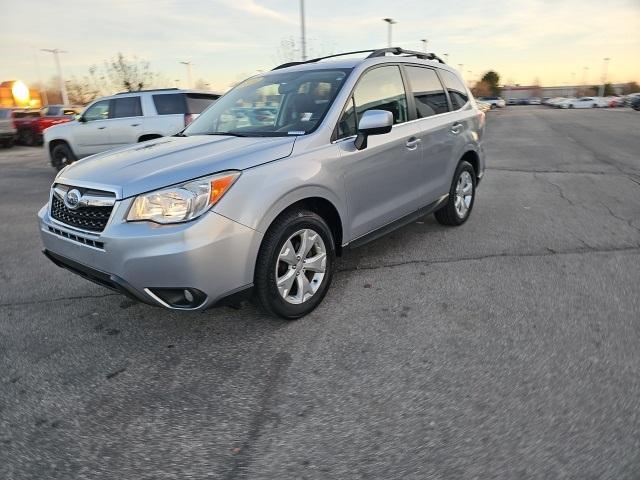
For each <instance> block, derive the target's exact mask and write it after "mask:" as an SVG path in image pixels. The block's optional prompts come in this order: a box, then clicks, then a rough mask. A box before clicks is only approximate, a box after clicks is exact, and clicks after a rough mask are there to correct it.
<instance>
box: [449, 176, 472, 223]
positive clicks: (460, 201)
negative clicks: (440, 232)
mask: <svg viewBox="0 0 640 480" xmlns="http://www.w3.org/2000/svg"><path fill="white" fill-rule="evenodd" d="M472 200H473V180H472V179H471V174H470V173H469V172H467V171H466V170H465V171H463V172H462V173H461V174H460V176H459V177H458V182H457V184H456V194H455V199H454V203H453V204H454V206H455V209H456V213H457V215H458V217H459V218H464V217H465V215H466V214H467V212H468V211H469V207H470V206H471V201H472Z"/></svg>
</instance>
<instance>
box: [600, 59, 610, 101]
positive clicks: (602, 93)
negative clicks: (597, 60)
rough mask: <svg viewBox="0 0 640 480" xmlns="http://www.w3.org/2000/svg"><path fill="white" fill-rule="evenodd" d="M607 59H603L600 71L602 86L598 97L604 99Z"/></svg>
mask: <svg viewBox="0 0 640 480" xmlns="http://www.w3.org/2000/svg"><path fill="white" fill-rule="evenodd" d="M609 60H611V59H610V58H609V57H606V58H604V65H603V69H602V86H601V87H600V95H598V96H599V97H604V92H605V85H606V84H607V69H608V67H609Z"/></svg>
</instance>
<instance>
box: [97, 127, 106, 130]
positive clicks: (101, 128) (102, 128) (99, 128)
mask: <svg viewBox="0 0 640 480" xmlns="http://www.w3.org/2000/svg"><path fill="white" fill-rule="evenodd" d="M105 128H107V127H98V130H104V129H105Z"/></svg>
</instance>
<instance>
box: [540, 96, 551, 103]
mask: <svg viewBox="0 0 640 480" xmlns="http://www.w3.org/2000/svg"><path fill="white" fill-rule="evenodd" d="M550 100H551V97H542V105H549V101H550Z"/></svg>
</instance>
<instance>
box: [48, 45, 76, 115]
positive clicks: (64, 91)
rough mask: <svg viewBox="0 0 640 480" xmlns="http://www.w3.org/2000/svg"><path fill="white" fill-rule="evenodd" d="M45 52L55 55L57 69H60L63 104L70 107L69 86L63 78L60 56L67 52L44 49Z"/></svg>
mask: <svg viewBox="0 0 640 480" xmlns="http://www.w3.org/2000/svg"><path fill="white" fill-rule="evenodd" d="M41 50H42V51H43V52H49V53H53V58H54V59H55V62H56V68H57V69H58V78H59V79H60V94H61V95H62V103H63V104H64V105H69V96H68V95H67V85H66V84H65V83H64V78H63V77H62V67H61V66H60V57H59V56H58V55H59V54H60V53H67V52H66V51H65V50H60V49H58V48H53V49H49V48H42V49H41Z"/></svg>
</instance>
